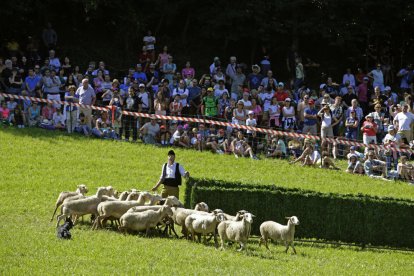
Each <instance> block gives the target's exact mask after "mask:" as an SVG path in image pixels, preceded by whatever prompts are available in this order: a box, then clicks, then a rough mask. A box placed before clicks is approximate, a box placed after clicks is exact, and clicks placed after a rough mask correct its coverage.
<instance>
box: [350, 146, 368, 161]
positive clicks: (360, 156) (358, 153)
mask: <svg viewBox="0 0 414 276" xmlns="http://www.w3.org/2000/svg"><path fill="white" fill-rule="evenodd" d="M353 154H354V155H356V156H357V157H358V160H359V159H364V158H365V155H364V154H363V153H362V152H359V151H357V150H356V147H355V146H351V147H350V148H349V153H348V155H347V159H348V160H349V158H350V157H351V155H353Z"/></svg>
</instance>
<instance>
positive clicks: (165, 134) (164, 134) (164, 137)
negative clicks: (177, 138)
mask: <svg viewBox="0 0 414 276" xmlns="http://www.w3.org/2000/svg"><path fill="white" fill-rule="evenodd" d="M170 139H171V133H170V131H169V130H167V127H166V126H165V125H161V126H160V143H161V145H162V146H168V145H169V142H170Z"/></svg>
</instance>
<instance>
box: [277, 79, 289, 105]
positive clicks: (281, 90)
mask: <svg viewBox="0 0 414 276" xmlns="http://www.w3.org/2000/svg"><path fill="white" fill-rule="evenodd" d="M273 97H275V98H276V99H277V101H278V102H279V103H283V102H284V101H285V100H286V98H288V97H289V94H288V93H287V92H286V90H285V85H284V83H283V82H279V84H278V86H277V90H276V92H275V95H274V96H273Z"/></svg>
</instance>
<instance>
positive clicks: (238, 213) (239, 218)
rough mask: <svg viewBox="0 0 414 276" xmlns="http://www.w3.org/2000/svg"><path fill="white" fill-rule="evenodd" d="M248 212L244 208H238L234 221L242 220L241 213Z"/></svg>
mask: <svg viewBox="0 0 414 276" xmlns="http://www.w3.org/2000/svg"><path fill="white" fill-rule="evenodd" d="M246 213H248V212H247V211H246V210H240V211H238V212H237V213H236V221H239V220H242V219H243V215H244V214H246Z"/></svg>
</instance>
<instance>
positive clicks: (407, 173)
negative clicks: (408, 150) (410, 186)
mask: <svg viewBox="0 0 414 276" xmlns="http://www.w3.org/2000/svg"><path fill="white" fill-rule="evenodd" d="M407 161H408V158H407V156H405V155H403V156H401V158H400V163H398V166H397V172H398V176H399V178H400V179H402V180H405V181H409V182H412V181H413V180H414V166H413V165H412V164H409V163H407Z"/></svg>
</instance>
